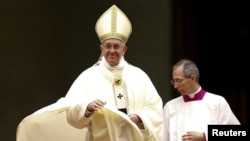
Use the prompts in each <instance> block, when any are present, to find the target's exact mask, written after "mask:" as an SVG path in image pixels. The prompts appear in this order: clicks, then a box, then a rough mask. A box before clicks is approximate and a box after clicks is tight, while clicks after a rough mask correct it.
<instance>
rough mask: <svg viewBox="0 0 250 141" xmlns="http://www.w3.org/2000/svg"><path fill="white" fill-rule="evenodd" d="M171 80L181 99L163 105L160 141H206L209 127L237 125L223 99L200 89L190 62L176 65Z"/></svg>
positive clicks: (195, 67)
mask: <svg viewBox="0 0 250 141" xmlns="http://www.w3.org/2000/svg"><path fill="white" fill-rule="evenodd" d="M172 78H173V80H171V83H172V84H173V86H174V88H175V89H176V90H177V91H178V92H179V93H180V94H181V96H179V97H177V98H175V99H172V100H170V101H168V102H167V103H166V104H165V105H164V111H163V112H164V113H163V126H164V141H181V140H182V141H206V140H207V137H208V135H207V132H208V125H209V124H235V125H239V124H240V122H239V121H238V119H237V117H236V116H235V115H234V113H233V112H232V110H231V108H230V106H229V104H228V102H227V101H226V100H225V98H224V97H222V96H220V95H216V94H213V93H210V92H208V91H206V90H205V89H203V88H202V87H201V86H200V84H199V78H200V74H199V70H198V67H197V66H196V64H195V63H194V62H193V61H191V60H188V59H182V60H180V61H179V62H177V63H176V64H175V65H174V66H173V67H172Z"/></svg>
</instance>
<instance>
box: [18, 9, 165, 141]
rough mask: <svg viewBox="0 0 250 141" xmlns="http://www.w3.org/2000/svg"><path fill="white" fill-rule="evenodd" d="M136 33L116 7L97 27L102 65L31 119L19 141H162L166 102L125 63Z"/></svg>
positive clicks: (83, 75) (21, 127)
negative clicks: (129, 39)
mask: <svg viewBox="0 0 250 141" xmlns="http://www.w3.org/2000/svg"><path fill="white" fill-rule="evenodd" d="M131 32H132V26H131V23H130V21H129V19H128V18H127V17H126V15H125V14H124V13H123V12H122V11H121V10H120V9H119V8H118V7H117V6H116V5H113V6H111V7H110V8H109V9H108V10H106V11H105V12H104V13H103V15H102V16H101V17H100V18H99V19H98V21H97V23H96V33H97V35H98V37H99V39H100V42H101V44H100V50H101V55H100V58H99V60H98V61H97V62H96V63H95V64H94V65H93V66H91V67H90V68H88V69H86V70H84V71H83V72H82V73H81V74H80V75H79V76H78V78H77V79H76V80H75V81H74V82H73V84H72V86H71V87H70V89H69V91H68V93H67V94H66V96H65V97H63V98H61V99H60V100H58V102H56V103H55V104H52V105H49V106H48V107H45V108H42V109H40V110H38V111H37V112H35V113H34V114H32V115H31V116H28V117H26V118H25V120H23V121H22V122H21V123H20V124H19V127H18V131H17V141H44V140H46V141H59V140H60V141H68V140H71V141H97V140H98V141H100V140H102V141H162V138H163V137H162V135H163V133H162V131H163V126H162V113H163V112H162V110H163V109H162V107H163V102H162V99H161V97H160V95H159V94H158V92H157V90H156V88H155V86H154V85H153V83H152V82H151V80H150V78H149V76H148V75H147V74H146V73H145V72H144V71H143V70H142V69H140V68H138V67H136V66H133V65H131V64H129V63H128V62H127V61H126V60H125V58H124V56H125V53H126V51H127V49H128V47H127V46H126V42H127V40H128V38H129V36H130V34H131ZM61 136H62V137H61ZM60 137H61V138H60Z"/></svg>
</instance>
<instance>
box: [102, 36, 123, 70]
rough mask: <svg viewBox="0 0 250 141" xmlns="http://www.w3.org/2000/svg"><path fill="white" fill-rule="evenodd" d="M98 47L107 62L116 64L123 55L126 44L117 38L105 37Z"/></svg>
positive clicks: (111, 64) (112, 64)
mask: <svg viewBox="0 0 250 141" xmlns="http://www.w3.org/2000/svg"><path fill="white" fill-rule="evenodd" d="M100 49H101V52H102V55H103V56H104V58H105V59H106V61H107V62H108V64H109V65H110V66H116V65H118V64H119V62H120V59H121V57H122V56H124V55H125V53H126V51H127V46H126V45H125V44H124V43H123V42H122V41H120V40H118V39H107V40H105V41H104V42H103V43H102V44H101V45H100Z"/></svg>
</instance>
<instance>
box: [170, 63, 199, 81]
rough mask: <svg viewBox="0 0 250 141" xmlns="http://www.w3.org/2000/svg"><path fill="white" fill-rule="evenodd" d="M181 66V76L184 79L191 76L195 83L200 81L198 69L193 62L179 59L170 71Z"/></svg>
mask: <svg viewBox="0 0 250 141" xmlns="http://www.w3.org/2000/svg"><path fill="white" fill-rule="evenodd" d="M181 65H183V74H184V77H185V78H189V77H190V76H191V75H194V76H195V77H196V82H199V79H200V73H199V69H198V67H197V65H196V64H195V63H194V62H193V61H191V60H188V59H181V60H180V61H178V62H177V63H176V64H175V65H174V66H173V67H172V70H174V69H175V68H177V67H179V66H181Z"/></svg>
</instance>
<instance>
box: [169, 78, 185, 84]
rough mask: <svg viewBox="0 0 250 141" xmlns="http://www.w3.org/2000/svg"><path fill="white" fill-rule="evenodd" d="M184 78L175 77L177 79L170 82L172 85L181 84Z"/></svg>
mask: <svg viewBox="0 0 250 141" xmlns="http://www.w3.org/2000/svg"><path fill="white" fill-rule="evenodd" d="M184 80H185V78H182V79H181V78H177V79H173V80H171V81H170V82H171V84H172V85H175V84H181V83H182V82H183V81H184Z"/></svg>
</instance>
